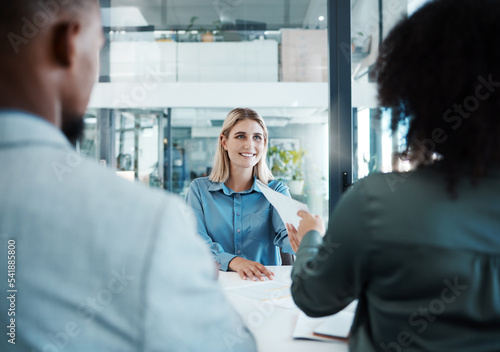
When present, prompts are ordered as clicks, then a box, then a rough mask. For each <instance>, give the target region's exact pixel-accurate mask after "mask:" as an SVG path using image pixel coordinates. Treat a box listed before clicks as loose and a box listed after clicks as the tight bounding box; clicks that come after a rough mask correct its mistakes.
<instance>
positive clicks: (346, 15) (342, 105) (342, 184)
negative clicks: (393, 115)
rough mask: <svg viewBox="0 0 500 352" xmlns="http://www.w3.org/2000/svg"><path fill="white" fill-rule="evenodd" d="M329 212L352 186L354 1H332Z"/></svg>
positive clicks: (328, 8)
mask: <svg viewBox="0 0 500 352" xmlns="http://www.w3.org/2000/svg"><path fill="white" fill-rule="evenodd" d="M327 10H328V20H329V23H328V46H329V48H328V50H329V100H330V101H329V106H330V109H329V125H328V127H329V136H330V139H329V160H330V165H329V187H330V191H329V212H330V213H332V211H333V210H334V209H335V206H336V205H337V203H338V201H339V199H340V197H341V195H342V193H343V192H344V191H345V189H346V188H347V186H348V185H350V184H351V183H352V84H351V50H350V48H351V1H350V0H328V3H327Z"/></svg>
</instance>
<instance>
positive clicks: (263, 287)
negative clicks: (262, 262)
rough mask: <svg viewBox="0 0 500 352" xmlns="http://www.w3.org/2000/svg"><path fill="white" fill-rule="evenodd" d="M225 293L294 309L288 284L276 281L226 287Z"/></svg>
mask: <svg viewBox="0 0 500 352" xmlns="http://www.w3.org/2000/svg"><path fill="white" fill-rule="evenodd" d="M225 291H226V293H229V294H232V295H236V296H239V297H245V298H248V299H252V300H257V301H259V302H261V303H269V304H273V305H275V306H279V307H282V308H287V309H295V308H297V306H296V305H295V303H294V301H293V298H292V293H291V291H290V284H284V283H281V282H276V281H264V282H256V283H255V284H254V285H245V286H241V287H236V288H227V289H226V290H225Z"/></svg>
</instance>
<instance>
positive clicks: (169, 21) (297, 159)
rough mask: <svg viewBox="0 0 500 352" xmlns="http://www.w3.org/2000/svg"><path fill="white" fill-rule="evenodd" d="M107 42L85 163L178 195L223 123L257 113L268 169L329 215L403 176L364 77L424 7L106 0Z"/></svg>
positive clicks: (396, 142)
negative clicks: (374, 179) (394, 32)
mask: <svg viewBox="0 0 500 352" xmlns="http://www.w3.org/2000/svg"><path fill="white" fill-rule="evenodd" d="M100 3H101V8H102V17H103V27H104V28H103V30H104V34H105V36H106V39H107V43H106V45H105V47H104V48H103V50H102V52H101V57H100V59H101V69H100V76H99V81H98V83H97V84H96V87H95V89H94V92H93V95H92V98H91V101H90V106H89V109H88V111H87V113H86V116H85V137H84V139H83V140H82V141H81V142H80V143H79V144H78V145H77V148H78V150H79V151H80V153H82V154H85V155H87V156H89V157H91V158H94V159H95V160H96V162H98V163H100V164H101V165H103V167H109V168H112V169H114V170H116V171H117V173H118V174H119V175H120V176H122V177H125V178H128V179H130V180H131V181H132V182H142V183H145V184H147V185H149V186H150V187H158V188H163V189H165V190H168V191H171V192H175V193H178V194H180V195H181V196H184V195H185V193H186V190H187V188H188V186H189V184H190V182H191V180H193V179H194V178H196V177H200V176H206V175H207V174H208V173H209V172H210V169H211V163H212V159H213V155H214V152H215V148H216V143H217V138H218V135H219V133H220V128H221V126H222V122H223V120H224V118H225V117H226V115H227V113H228V112H229V111H230V110H231V109H233V108H235V107H249V108H253V109H255V110H257V111H258V112H259V113H260V114H261V115H262V116H263V118H264V119H265V121H266V123H267V126H268V128H269V134H270V141H269V142H270V143H269V144H270V152H269V155H268V160H269V164H270V166H271V167H272V169H273V173H274V175H275V176H276V178H280V179H282V180H283V181H284V182H285V183H287V184H288V185H289V186H290V189H291V193H292V196H293V197H294V198H295V199H298V200H300V201H302V202H305V203H307V204H308V206H309V208H310V209H311V211H312V212H314V213H317V214H320V215H322V216H323V217H324V219H325V220H327V219H328V214H329V211H330V209H331V208H332V207H334V205H335V204H336V201H337V200H338V198H339V196H340V195H341V193H342V192H343V191H344V189H345V188H346V187H347V186H348V185H349V184H351V183H352V182H355V181H356V180H358V179H360V178H362V177H364V176H366V175H368V174H369V173H371V172H375V171H382V172H388V171H391V170H393V169H405V168H407V167H408V165H405V163H404V162H400V161H399V160H397V159H396V158H394V152H396V151H398V150H400V148H402V146H403V145H404V140H403V139H402V135H403V134H404V132H405V131H399V132H398V133H396V134H391V133H390V131H389V118H388V116H389V115H390V112H389V111H383V110H380V109H378V108H377V100H376V86H375V83H374V82H373V79H372V77H371V75H370V70H371V67H372V65H373V63H374V62H375V59H376V57H377V53H378V50H377V48H378V45H379V43H380V41H381V40H382V39H383V38H384V37H385V36H386V35H387V33H388V32H389V31H390V29H391V28H392V27H393V26H394V25H395V24H396V23H397V21H398V20H399V19H401V18H402V16H405V15H407V14H408V13H411V12H413V11H415V10H416V9H417V8H418V7H419V6H421V5H422V4H423V3H424V1H422V0H351V1H349V0H347V1H346V0H143V1H132V0H101V1H100Z"/></svg>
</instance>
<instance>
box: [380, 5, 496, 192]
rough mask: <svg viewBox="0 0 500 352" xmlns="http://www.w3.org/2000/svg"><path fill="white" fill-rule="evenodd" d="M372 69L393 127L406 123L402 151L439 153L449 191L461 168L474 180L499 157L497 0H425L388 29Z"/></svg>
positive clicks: (417, 157)
mask: <svg viewBox="0 0 500 352" xmlns="http://www.w3.org/2000/svg"><path fill="white" fill-rule="evenodd" d="M374 72H375V75H376V76H377V81H378V89H379V101H380V104H381V106H383V107H388V108H391V109H392V129H393V131H395V130H396V129H397V128H398V126H399V125H400V124H401V123H409V130H408V134H407V137H406V139H407V148H408V149H407V150H406V151H405V153H403V154H404V155H406V156H407V157H409V158H410V159H411V160H413V161H415V162H416V163H417V164H418V165H424V164H425V163H426V162H427V161H429V160H431V159H435V158H436V156H437V157H438V158H439V157H442V159H443V160H442V164H443V171H444V173H445V174H446V179H447V185H448V191H450V192H451V193H452V194H453V193H454V189H455V185H456V183H457V182H458V179H459V178H460V176H461V175H462V174H463V173H464V170H466V169H467V170H469V171H467V173H468V174H469V176H470V177H471V178H472V180H473V182H476V181H477V180H478V179H479V178H481V177H482V176H484V175H485V174H486V172H487V170H488V168H489V167H490V166H491V164H493V163H498V162H499V161H500V1H495V0H435V1H432V2H430V3H429V4H427V5H425V6H423V7H422V8H421V9H420V10H419V11H417V12H416V13H415V14H414V15H412V16H411V17H410V18H408V19H404V20H402V21H401V22H400V23H399V24H398V25H397V26H396V27H395V28H394V29H393V30H392V31H391V33H390V34H389V35H388V37H387V39H386V40H385V41H384V43H383V44H382V47H381V51H380V56H379V59H378V61H377V64H376V68H375V70H374ZM467 167H468V168H467Z"/></svg>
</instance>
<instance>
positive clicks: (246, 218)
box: [186, 177, 295, 271]
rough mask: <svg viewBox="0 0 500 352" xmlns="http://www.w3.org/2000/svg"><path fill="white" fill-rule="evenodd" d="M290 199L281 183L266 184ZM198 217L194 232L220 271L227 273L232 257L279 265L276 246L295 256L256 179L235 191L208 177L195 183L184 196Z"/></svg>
mask: <svg viewBox="0 0 500 352" xmlns="http://www.w3.org/2000/svg"><path fill="white" fill-rule="evenodd" d="M268 186H269V187H270V188H271V189H273V190H275V191H276V192H280V193H282V194H285V195H287V196H288V197H290V192H289V191H288V187H287V186H286V185H285V184H284V183H283V182H281V181H271V182H270V183H269V185H268ZM186 200H187V202H188V204H189V205H190V206H191V207H192V208H193V210H194V213H195V215H196V218H197V220H198V221H197V231H198V233H199V234H200V236H201V237H202V238H203V239H204V240H205V241H206V242H207V244H208V245H209V247H210V250H211V251H212V253H213V254H214V257H215V261H216V262H217V263H218V264H219V265H220V268H221V270H224V271H227V270H228V266H229V262H230V261H231V260H232V259H233V258H234V257H242V258H245V259H248V260H253V261H255V262H258V263H261V264H264V265H281V257H280V251H279V247H281V248H282V250H283V252H287V253H292V254H295V253H294V252H293V250H292V247H291V245H290V240H289V238H288V233H287V231H286V227H285V224H284V223H283V221H282V220H281V218H280V216H279V214H278V212H277V211H276V209H274V207H273V206H272V205H271V203H269V201H268V200H267V198H266V197H265V196H264V195H263V194H262V192H261V191H260V189H259V187H258V185H257V184H256V179H255V180H254V183H253V185H252V187H251V188H250V189H249V190H246V191H243V192H235V191H233V190H232V189H230V188H228V187H226V185H225V184H224V183H216V182H212V181H210V180H209V179H208V177H201V178H198V179H196V180H194V181H193V182H192V183H191V185H190V186H189V191H188V193H187V196H186Z"/></svg>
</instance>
